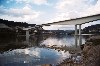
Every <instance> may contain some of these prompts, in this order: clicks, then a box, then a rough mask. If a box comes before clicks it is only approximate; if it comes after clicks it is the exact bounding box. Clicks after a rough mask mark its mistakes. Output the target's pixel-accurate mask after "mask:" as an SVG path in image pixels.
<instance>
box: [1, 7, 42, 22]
mask: <svg viewBox="0 0 100 66" xmlns="http://www.w3.org/2000/svg"><path fill="white" fill-rule="evenodd" d="M0 14H1V17H3V16H5V17H4V18H7V17H11V18H13V19H16V20H17V19H18V18H20V20H21V21H22V20H24V21H29V20H31V19H36V18H38V17H39V15H40V12H39V11H35V10H32V9H31V8H30V7H28V6H25V7H23V8H22V9H16V8H10V9H6V8H4V7H2V6H1V7H0ZM11 18H10V19H11ZM8 20H9V19H8Z"/></svg>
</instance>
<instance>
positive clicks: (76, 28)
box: [75, 25, 77, 48]
mask: <svg viewBox="0 0 100 66" xmlns="http://www.w3.org/2000/svg"><path fill="white" fill-rule="evenodd" d="M75 47H76V48H77V25H75Z"/></svg>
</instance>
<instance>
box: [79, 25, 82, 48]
mask: <svg viewBox="0 0 100 66" xmlns="http://www.w3.org/2000/svg"><path fill="white" fill-rule="evenodd" d="M81 45H82V35H81V24H79V46H81Z"/></svg>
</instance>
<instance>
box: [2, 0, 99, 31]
mask: <svg viewBox="0 0 100 66" xmlns="http://www.w3.org/2000/svg"><path fill="white" fill-rule="evenodd" d="M95 14H100V0H0V18H1V19H6V20H9V21H17V22H27V23H30V24H45V23H51V22H55V21H61V20H67V19H72V18H79V17H84V16H89V15H95ZM95 24H100V21H95V22H92V23H88V24H83V25H82V28H84V27H87V26H90V25H95ZM43 28H44V29H51V30H52V29H54V30H56V29H64V30H66V29H67V30H68V29H69V30H70V29H74V25H71V26H70V25H67V26H64V25H58V26H49V27H43Z"/></svg>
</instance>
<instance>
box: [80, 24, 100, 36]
mask: <svg viewBox="0 0 100 66" xmlns="http://www.w3.org/2000/svg"><path fill="white" fill-rule="evenodd" d="M82 33H87V34H89V33H91V34H100V24H96V25H92V26H88V27H85V28H84V29H83V31H82Z"/></svg>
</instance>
